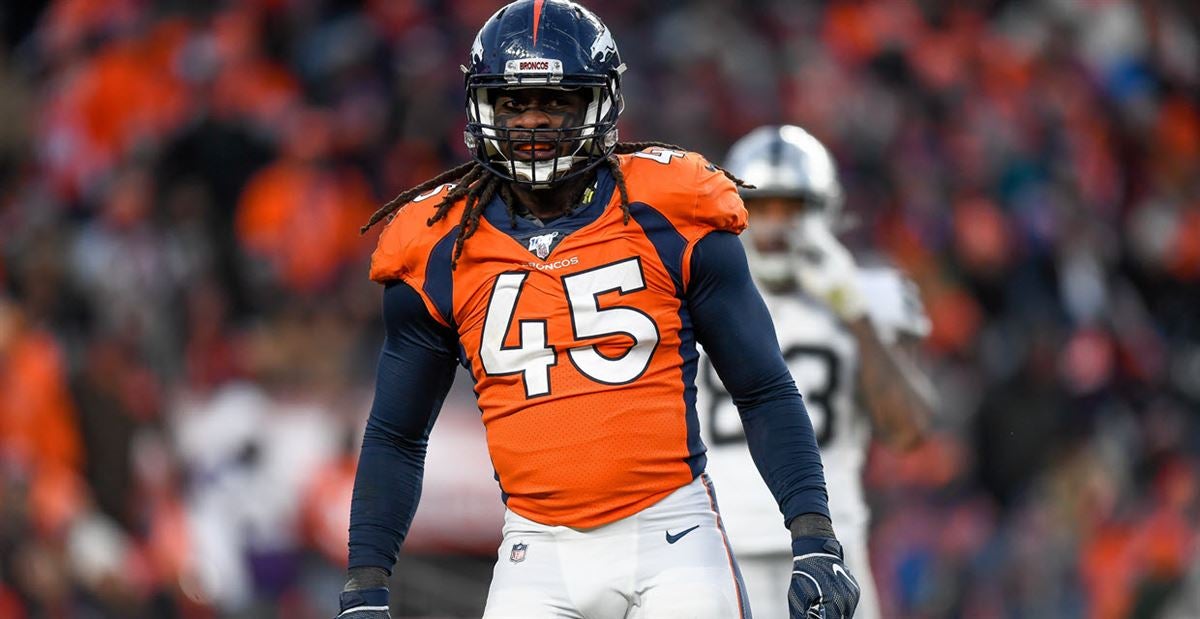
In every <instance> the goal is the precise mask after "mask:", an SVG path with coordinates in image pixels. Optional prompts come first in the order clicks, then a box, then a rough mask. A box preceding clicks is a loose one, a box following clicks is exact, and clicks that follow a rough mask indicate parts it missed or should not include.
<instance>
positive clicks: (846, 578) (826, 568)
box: [788, 537, 859, 619]
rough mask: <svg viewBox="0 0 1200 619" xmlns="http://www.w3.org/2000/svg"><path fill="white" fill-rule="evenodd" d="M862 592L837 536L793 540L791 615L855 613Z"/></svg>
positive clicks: (806, 618) (832, 617)
mask: <svg viewBox="0 0 1200 619" xmlns="http://www.w3.org/2000/svg"><path fill="white" fill-rule="evenodd" d="M858 595H859V588H858V581H857V580H855V579H854V576H853V575H851V574H850V570H848V569H847V568H846V564H845V563H844V562H843V561H842V545H841V544H839V543H838V542H837V540H833V539H828V538H821V537H797V538H795V539H793V540H792V585H791V587H790V588H789V589H788V608H790V609H791V619H848V618H850V617H853V616H854V609H855V608H856V607H857V606H858Z"/></svg>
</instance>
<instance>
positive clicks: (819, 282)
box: [796, 213, 867, 322]
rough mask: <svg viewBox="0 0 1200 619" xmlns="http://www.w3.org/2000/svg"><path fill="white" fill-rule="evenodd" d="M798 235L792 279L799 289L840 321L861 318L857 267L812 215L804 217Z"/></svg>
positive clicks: (862, 303)
mask: <svg viewBox="0 0 1200 619" xmlns="http://www.w3.org/2000/svg"><path fill="white" fill-rule="evenodd" d="M799 232H800V237H801V238H800V243H799V247H800V250H799V254H800V259H799V261H798V265H797V269H796V279H797V280H798V281H799V282H800V286H801V287H802V288H804V290H805V291H807V292H808V293H809V294H811V295H813V296H815V297H817V298H818V299H820V300H822V301H824V302H825V303H826V304H827V305H828V306H829V307H830V308H831V309H833V311H834V313H836V314H837V315H838V317H839V318H841V319H842V320H844V321H846V322H854V321H856V320H858V319H859V318H862V317H863V315H864V314H866V311H867V306H866V301H865V300H864V299H863V296H862V292H861V291H860V290H859V287H858V265H857V264H855V263H854V257H853V256H851V255H850V251H849V250H848V249H846V246H845V245H842V243H841V241H838V240H837V237H835V236H833V232H832V231H831V230H830V229H829V225H828V224H827V223H826V222H825V220H824V219H823V218H821V217H820V216H819V215H817V214H815V213H813V214H808V215H805V216H804V218H803V219H802V220H801V223H800V230H799Z"/></svg>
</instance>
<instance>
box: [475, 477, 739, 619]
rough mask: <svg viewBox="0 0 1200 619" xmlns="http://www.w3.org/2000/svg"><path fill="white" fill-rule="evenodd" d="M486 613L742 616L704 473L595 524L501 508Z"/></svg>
mask: <svg viewBox="0 0 1200 619" xmlns="http://www.w3.org/2000/svg"><path fill="white" fill-rule="evenodd" d="M483 616H484V618H485V619H543V618H545V619H549V618H555V619H557V618H564V617H565V618H573V619H672V618H678V619H710V618H711V619H731V618H749V617H750V608H749V606H748V604H747V603H746V593H745V588H744V587H743V586H742V582H741V576H740V575H739V574H738V568H737V564H736V563H735V562H734V560H733V555H732V554H731V553H730V552H729V546H728V542H727V540H726V538H725V532H724V530H723V529H722V528H721V524H720V519H719V516H718V513H717V508H716V500H715V499H714V498H713V493H712V489H711V486H709V485H708V477H707V476H706V475H701V476H700V477H699V478H697V479H694V480H692V482H691V483H689V484H688V485H686V486H683V487H682V488H680V489H679V490H676V491H675V492H673V493H671V494H670V495H668V496H667V497H666V498H665V499H663V500H661V501H659V502H658V503H656V504H654V505H651V506H650V507H647V508H646V509H644V510H642V511H641V512H639V513H637V514H634V515H632V516H629V517H626V518H622V519H621V520H618V521H616V522H613V523H610V524H606V525H604V526H600V527H596V528H594V529H586V530H578V529H572V528H569V527H561V526H546V525H543V524H538V523H536V522H533V521H531V520H529V519H527V518H524V517H522V516H519V515H517V514H515V513H513V512H512V511H506V513H505V516H504V541H503V542H501V544H500V551H499V554H498V556H497V558H496V567H495V570H494V571H493V575H492V584H491V589H490V590H489V591H488V600H487V608H486V610H484V613H483Z"/></svg>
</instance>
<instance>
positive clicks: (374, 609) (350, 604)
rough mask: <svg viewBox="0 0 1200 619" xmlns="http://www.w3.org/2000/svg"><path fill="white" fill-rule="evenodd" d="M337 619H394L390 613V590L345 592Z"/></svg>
mask: <svg viewBox="0 0 1200 619" xmlns="http://www.w3.org/2000/svg"><path fill="white" fill-rule="evenodd" d="M336 619H392V615H391V614H390V613H388V590H387V589H361V590H358V591H343V592H342V597H341V612H339V613H338V616H337V617H336Z"/></svg>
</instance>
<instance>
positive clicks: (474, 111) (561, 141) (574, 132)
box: [464, 76, 622, 189]
mask: <svg viewBox="0 0 1200 619" xmlns="http://www.w3.org/2000/svg"><path fill="white" fill-rule="evenodd" d="M539 77H540V79H528V78H527V79H522V78H520V77H517V78H516V79H515V81H514V79H513V78H512V77H509V78H508V79H506V82H505V83H502V84H495V83H488V80H471V81H476V82H483V83H475V84H472V83H468V87H467V119H468V122H467V127H466V130H465V132H464V139H465V142H466V144H467V148H470V149H471V150H472V151H474V154H475V157H476V159H477V160H479V161H480V162H481V163H483V164H484V165H486V166H487V167H488V168H489V169H490V170H491V171H492V172H493V173H495V174H496V175H498V176H500V177H501V178H504V179H505V180H509V181H512V182H516V183H521V184H527V185H530V186H531V187H532V188H534V189H541V188H546V187H549V186H551V185H552V184H554V183H557V182H560V181H563V180H566V179H568V178H572V177H575V176H578V175H580V174H583V173H585V172H587V171H588V170H590V169H591V168H593V167H595V166H596V165H597V164H599V163H600V162H601V161H603V160H604V159H605V158H606V157H608V156H609V155H611V154H612V152H613V149H614V148H615V147H616V144H617V128H616V121H617V117H618V116H619V115H620V112H621V106H622V101H621V98H620V92H619V90H618V86H617V80H616V79H615V78H610V79H604V80H603V81H602V82H600V83H597V80H595V79H582V80H570V79H562V80H558V81H551V80H548V79H546V78H545V77H544V76H539ZM513 88H547V89H561V90H565V91H582V92H584V93H587V94H588V95H590V97H589V100H588V103H587V105H586V107H585V109H584V110H583V114H582V119H581V120H580V122H579V123H578V124H572V125H568V126H563V127H558V128H519V127H501V126H499V125H498V124H496V120H495V108H494V105H493V104H494V102H495V100H496V97H497V96H498V95H499V94H500V93H501V92H503V91H506V90H510V89H513ZM545 145H550V147H551V148H552V149H553V151H554V152H555V153H556V154H557V156H555V157H554V158H552V159H545V160H540V161H539V160H530V161H522V160H520V159H518V158H516V157H512V156H509V155H508V154H506V153H515V152H517V151H518V150H519V149H520V148H522V147H525V148H527V149H528V150H529V151H535V150H536V149H537V148H538V147H539V146H542V147H544V146H545Z"/></svg>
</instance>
